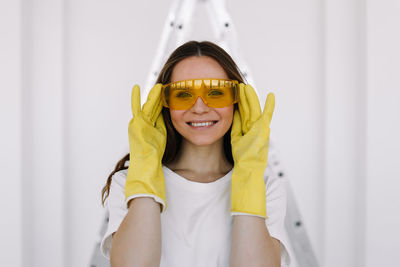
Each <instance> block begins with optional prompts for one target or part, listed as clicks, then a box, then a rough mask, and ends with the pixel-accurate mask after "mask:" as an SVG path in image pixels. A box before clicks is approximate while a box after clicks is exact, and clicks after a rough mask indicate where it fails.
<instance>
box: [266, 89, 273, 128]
mask: <svg viewBox="0 0 400 267" xmlns="http://www.w3.org/2000/svg"><path fill="white" fill-rule="evenodd" d="M274 109H275V95H274V94H273V93H269V94H268V96H267V99H266V100H265V106H264V111H263V118H264V120H265V121H266V122H267V125H268V126H269V124H270V123H271V119H272V115H273V113H274Z"/></svg>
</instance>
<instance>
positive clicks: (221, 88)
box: [161, 78, 239, 110]
mask: <svg viewBox="0 0 400 267" xmlns="http://www.w3.org/2000/svg"><path fill="white" fill-rule="evenodd" d="M198 97H201V99H202V100H203V102H204V103H205V104H206V105H207V106H209V107H212V108H223V107H227V106H230V105H232V104H234V103H236V102H238V100H239V82H238V81H236V80H224V79H212V78H211V79H193V80H184V81H178V82H173V83H169V84H165V85H163V86H162V94H161V98H162V102H163V106H164V107H167V108H171V109H177V110H184V109H190V108H191V107H192V106H193V105H194V104H195V103H196V101H197V98H198Z"/></svg>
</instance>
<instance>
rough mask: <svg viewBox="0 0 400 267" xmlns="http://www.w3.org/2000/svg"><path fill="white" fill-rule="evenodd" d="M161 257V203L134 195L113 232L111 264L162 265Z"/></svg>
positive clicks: (120, 265) (115, 266) (123, 265)
mask: <svg viewBox="0 0 400 267" xmlns="http://www.w3.org/2000/svg"><path fill="white" fill-rule="evenodd" d="M160 258H161V217H160V204H158V203H157V202H155V201H154V200H153V199H152V198H149V197H139V198H134V199H132V200H131V201H130V203H129V210H128V213H127V215H126V216H125V218H124V220H123V221H122V223H121V225H120V227H119V229H118V231H117V232H116V233H115V234H114V235H113V241H112V248H111V255H110V259H111V261H110V262H111V266H112V267H125V266H126V267H127V266H129V267H134V266H146V267H147V266H159V265H160Z"/></svg>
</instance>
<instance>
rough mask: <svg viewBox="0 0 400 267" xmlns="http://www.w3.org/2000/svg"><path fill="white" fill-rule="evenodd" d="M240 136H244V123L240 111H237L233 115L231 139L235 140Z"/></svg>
mask: <svg viewBox="0 0 400 267" xmlns="http://www.w3.org/2000/svg"><path fill="white" fill-rule="evenodd" d="M238 136H242V121H241V118H240V114H239V111H237V110H235V113H234V114H233V122H232V129H231V139H232V140H235V139H236V137H238Z"/></svg>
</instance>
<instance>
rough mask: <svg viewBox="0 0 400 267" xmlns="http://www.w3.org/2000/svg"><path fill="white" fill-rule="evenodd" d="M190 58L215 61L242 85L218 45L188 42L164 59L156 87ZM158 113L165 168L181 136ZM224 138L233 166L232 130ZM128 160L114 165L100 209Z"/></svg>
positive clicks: (165, 113) (165, 111)
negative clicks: (161, 122) (162, 128)
mask: <svg viewBox="0 0 400 267" xmlns="http://www.w3.org/2000/svg"><path fill="white" fill-rule="evenodd" d="M192 56H208V57H211V58H213V59H215V60H216V61H217V62H218V63H219V64H220V65H221V67H222V68H223V69H224V70H225V72H226V74H227V76H228V78H229V79H232V80H237V81H239V82H243V75H242V73H241V72H240V70H239V68H238V66H237V65H236V63H235V62H234V61H233V59H232V58H231V56H230V55H229V54H228V53H227V52H225V50H223V49H222V48H221V47H219V46H218V45H216V44H214V43H211V42H208V41H204V42H197V41H190V42H187V43H185V44H183V45H181V46H179V47H178V48H177V49H176V50H175V51H174V52H172V54H171V55H170V57H169V58H168V59H167V62H166V63H165V65H164V67H163V68H162V69H161V71H160V74H159V75H158V78H157V81H156V83H162V84H167V83H169V82H170V80H171V75H172V71H173V69H174V67H175V65H176V64H177V63H178V62H180V61H181V60H183V59H185V58H188V57H192ZM236 105H237V104H235V109H236V108H237V106H236ZM161 113H162V115H163V118H164V122H165V127H166V129H167V144H166V147H165V152H164V155H163V158H162V163H163V164H166V163H170V162H172V161H173V160H174V159H175V157H176V155H177V153H178V151H179V149H180V147H181V143H182V136H181V135H180V134H179V133H178V132H177V131H176V130H175V128H174V127H173V125H172V121H171V116H170V113H169V110H168V108H165V107H163V109H162V111H161ZM223 138H224V152H225V156H226V159H227V160H228V161H229V162H230V163H231V164H232V165H233V158H232V148H231V129H229V130H228V132H227V133H226V134H225V135H224V137H223ZM128 160H129V153H128V154H126V155H125V156H124V157H123V158H122V159H120V160H119V161H118V163H117V164H116V165H115V168H114V170H113V171H112V172H111V173H110V175H109V176H108V179H107V182H106V185H105V186H104V187H103V190H102V191H101V196H102V204H103V205H104V203H105V201H106V199H107V197H108V195H109V193H110V185H111V180H112V176H113V175H114V174H115V173H116V172H118V171H120V170H125V169H128V166H125V163H126V161H128Z"/></svg>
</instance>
